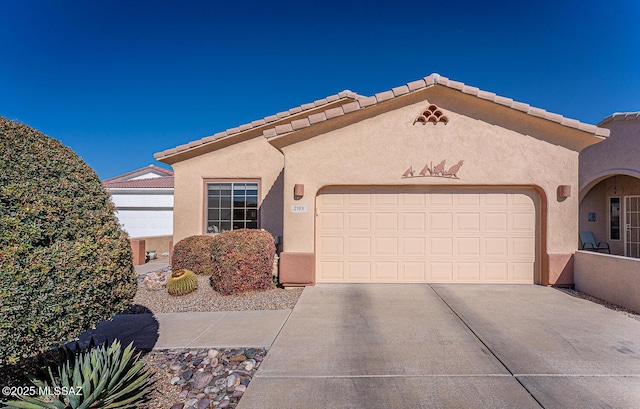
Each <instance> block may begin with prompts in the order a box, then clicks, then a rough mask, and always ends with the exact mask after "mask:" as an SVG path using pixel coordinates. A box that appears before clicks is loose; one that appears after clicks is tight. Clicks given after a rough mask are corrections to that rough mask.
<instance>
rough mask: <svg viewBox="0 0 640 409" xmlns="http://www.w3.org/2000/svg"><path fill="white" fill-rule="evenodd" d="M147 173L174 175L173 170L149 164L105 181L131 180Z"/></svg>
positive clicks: (162, 175)
mask: <svg viewBox="0 0 640 409" xmlns="http://www.w3.org/2000/svg"><path fill="white" fill-rule="evenodd" d="M147 173H154V174H156V175H158V176H161V177H164V176H173V171H172V170H169V169H165V168H161V167H160V166H156V165H149V166H145V167H144V168H140V169H136V170H132V171H131V172H127V173H123V174H122V175H118V176H114V177H112V178H109V179H105V180H104V181H103V183H107V182H116V181H124V180H130V179H132V178H135V177H137V176H140V175H144V174H147Z"/></svg>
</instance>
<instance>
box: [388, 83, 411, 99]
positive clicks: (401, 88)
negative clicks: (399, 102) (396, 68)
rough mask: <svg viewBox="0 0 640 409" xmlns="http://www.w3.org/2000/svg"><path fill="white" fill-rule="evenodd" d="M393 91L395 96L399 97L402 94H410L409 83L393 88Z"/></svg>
mask: <svg viewBox="0 0 640 409" xmlns="http://www.w3.org/2000/svg"><path fill="white" fill-rule="evenodd" d="M391 92H393V96H395V97H399V96H400V95H404V94H408V93H409V87H408V86H407V85H401V86H399V87H395V88H392V89H391Z"/></svg>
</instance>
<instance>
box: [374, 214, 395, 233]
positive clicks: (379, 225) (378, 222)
mask: <svg viewBox="0 0 640 409" xmlns="http://www.w3.org/2000/svg"><path fill="white" fill-rule="evenodd" d="M374 220H375V223H374V228H375V230H379V231H398V230H399V229H398V214H397V213H390V212H378V213H375V215H374Z"/></svg>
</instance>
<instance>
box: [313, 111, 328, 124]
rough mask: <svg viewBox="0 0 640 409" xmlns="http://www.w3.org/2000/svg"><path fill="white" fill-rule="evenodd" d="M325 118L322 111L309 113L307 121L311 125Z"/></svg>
mask: <svg viewBox="0 0 640 409" xmlns="http://www.w3.org/2000/svg"><path fill="white" fill-rule="evenodd" d="M326 120H327V116H326V115H325V114H324V112H318V113H317V114H312V115H309V123H311V125H313V124H316V123H318V122H322V121H326Z"/></svg>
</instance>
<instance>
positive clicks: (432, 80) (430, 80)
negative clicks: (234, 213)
mask: <svg viewBox="0 0 640 409" xmlns="http://www.w3.org/2000/svg"><path fill="white" fill-rule="evenodd" d="M434 85H439V86H445V87H448V88H451V89H455V90H458V91H461V92H463V93H465V94H468V95H472V96H475V97H477V98H480V99H484V100H487V101H490V102H494V103H496V104H500V105H504V106H506V107H509V108H512V109H515V110H518V111H521V112H524V113H526V114H528V115H531V116H535V117H539V118H543V119H546V120H548V121H553V122H557V123H559V124H561V125H564V126H568V127H571V128H575V129H580V130H583V131H585V132H589V133H593V134H595V135H597V136H607V135H608V134H609V132H608V130H606V129H602V128H598V127H596V126H595V125H589V124H583V123H581V122H580V121H577V120H571V119H567V118H564V117H563V116H562V115H559V114H555V113H552V112H547V111H545V110H544V109H540V108H536V107H532V106H530V105H529V104H526V103H523V102H517V101H514V100H513V99H511V98H505V97H502V96H499V95H496V94H495V93H493V92H487V91H483V90H481V89H479V88H477V87H473V86H469V85H465V84H464V83H462V82H458V81H452V80H450V79H449V78H447V77H443V76H440V75H439V74H431V75H429V76H427V77H424V78H423V79H420V80H417V81H412V82H409V83H407V84H406V85H402V86H400V87H395V88H392V89H391V90H389V91H384V92H380V93H377V94H375V96H372V97H363V96H360V95H357V94H354V95H355V96H356V101H357V102H352V103H349V104H345V105H342V107H340V108H333V109H331V110H326V111H325V112H324V114H323V113H317V114H314V115H310V116H309V117H308V118H309V123H310V125H313V124H315V123H318V122H321V121H324V120H328V119H331V118H334V117H336V116H341V115H345V114H347V113H351V112H353V111H357V110H360V109H366V108H367V107H370V106H373V105H376V104H378V103H381V102H383V101H387V100H390V99H393V98H397V97H400V96H402V95H405V94H408V93H411V92H415V91H417V90H420V89H422V88H425V87H428V86H434ZM347 93H348V92H347V91H344V92H343V93H341V94H339V95H342V94H344V95H346V94H347ZM633 115H634V118H640V113H634V114H633ZM276 134H277V135H282V132H276ZM271 136H272V135H271ZM271 136H270V137H271Z"/></svg>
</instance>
